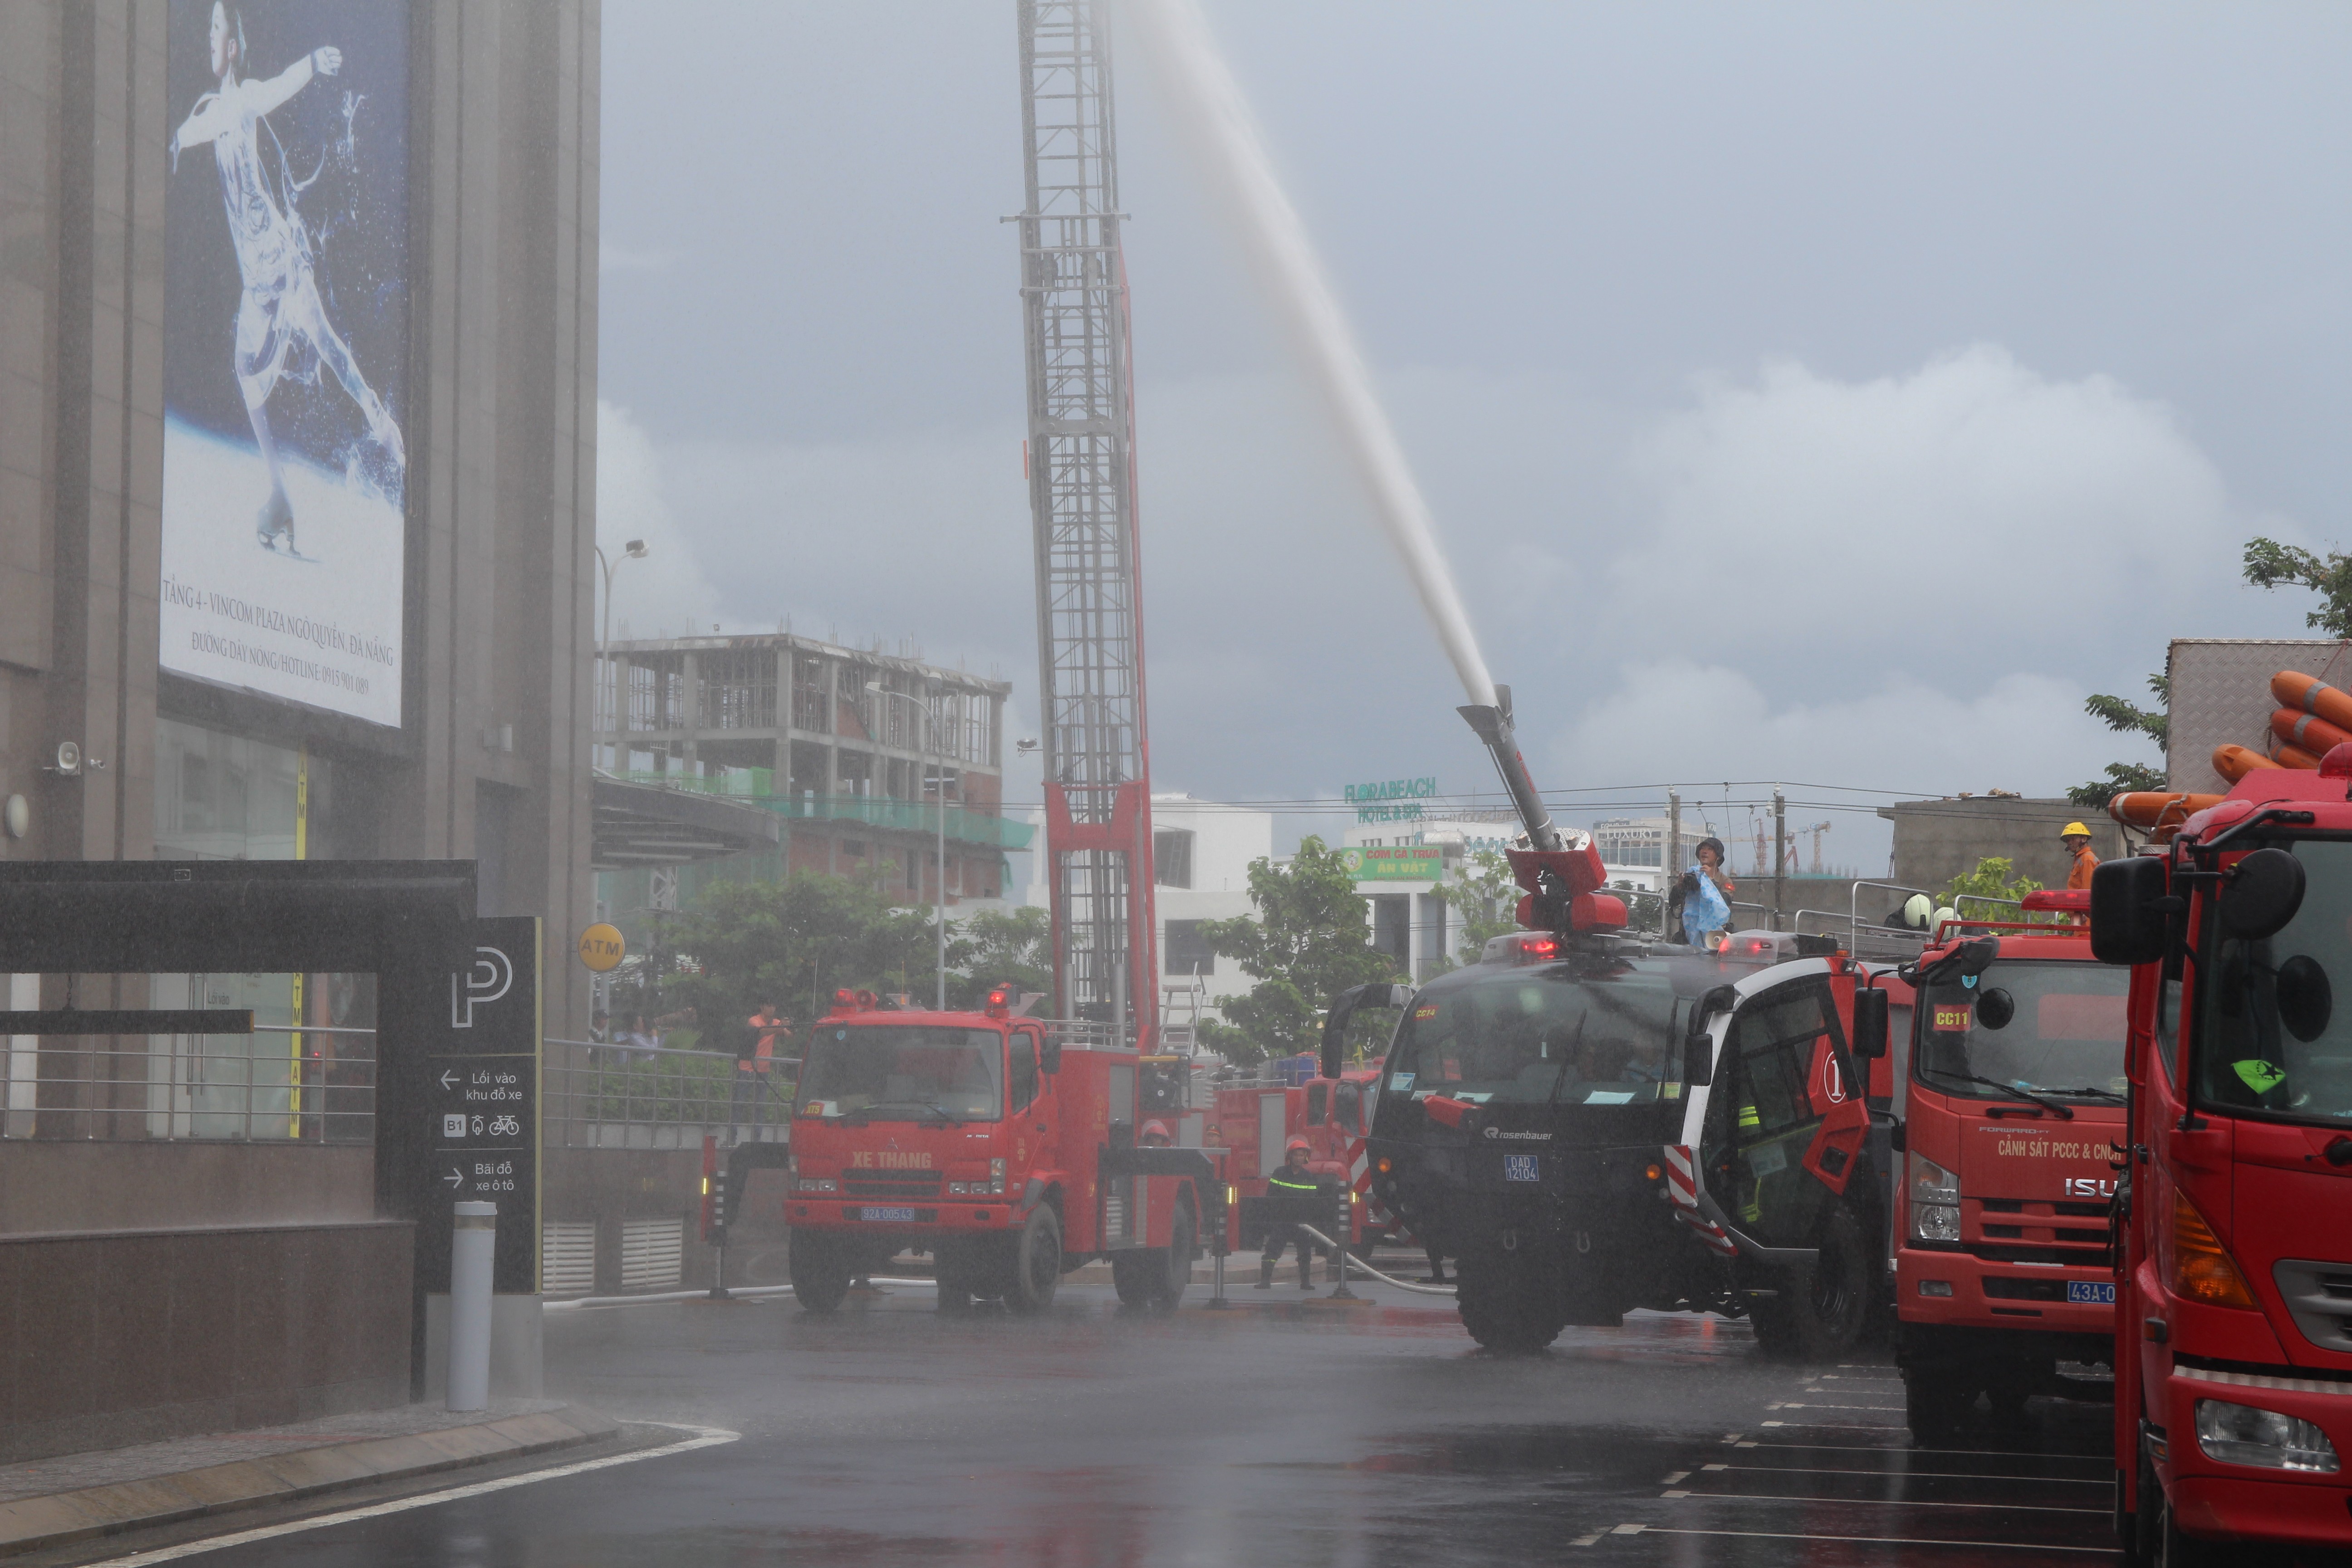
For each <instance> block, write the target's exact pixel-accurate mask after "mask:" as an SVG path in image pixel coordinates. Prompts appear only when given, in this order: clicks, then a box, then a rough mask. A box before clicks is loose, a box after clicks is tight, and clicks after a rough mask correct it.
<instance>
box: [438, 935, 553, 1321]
mask: <svg viewBox="0 0 2352 1568" xmlns="http://www.w3.org/2000/svg"><path fill="white" fill-rule="evenodd" d="M539 947H540V930H539V921H538V919H537V918H536V917H530V916H525V917H519V918H512V919H499V920H483V921H475V922H474V962H473V963H472V964H471V965H470V966H468V967H467V970H466V971H465V973H460V974H453V975H451V976H450V977H449V1032H448V1033H447V1034H446V1036H444V1037H443V1038H444V1039H445V1040H446V1042H447V1043H446V1046H445V1047H443V1052H442V1053H438V1054H436V1055H435V1056H434V1057H433V1058H432V1060H431V1061H430V1062H429V1063H428V1067H429V1068H430V1071H429V1074H428V1076H429V1078H430V1079H431V1082H430V1085H429V1087H430V1089H431V1099H430V1101H429V1103H430V1104H431V1107H432V1110H431V1111H430V1115H431V1118H432V1128H431V1132H432V1137H433V1142H434V1151H435V1152H434V1159H433V1165H432V1169H433V1173H434V1174H433V1179H434V1183H435V1190H434V1204H433V1205H432V1206H433V1208H434V1209H436V1210H437V1211H439V1212H440V1213H444V1214H446V1213H447V1212H448V1205H451V1204H453V1203H459V1202H465V1203H493V1204H496V1205H499V1237H498V1250H497V1263H496V1266H495V1274H494V1279H495V1284H496V1289H499V1291H501V1292H512V1293H517V1294H534V1293H536V1292H537V1291H538V1289H539V1055H540V1014H539V1005H540V998H539Z"/></svg>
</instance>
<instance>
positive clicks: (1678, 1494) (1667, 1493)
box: [1658, 1488, 1690, 1497]
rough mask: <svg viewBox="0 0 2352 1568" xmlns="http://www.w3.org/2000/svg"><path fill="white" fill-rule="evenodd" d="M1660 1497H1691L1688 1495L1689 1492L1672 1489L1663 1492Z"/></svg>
mask: <svg viewBox="0 0 2352 1568" xmlns="http://www.w3.org/2000/svg"><path fill="white" fill-rule="evenodd" d="M1658 1495H1659V1496H1660V1497H1688V1496H1690V1493H1688V1492H1686V1491H1680V1490H1676V1489H1671V1488H1670V1489H1667V1490H1665V1491H1662V1492H1660V1493H1659V1494H1658Z"/></svg>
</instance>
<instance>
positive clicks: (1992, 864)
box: [1936, 855, 2063, 921]
mask: <svg viewBox="0 0 2352 1568" xmlns="http://www.w3.org/2000/svg"><path fill="white" fill-rule="evenodd" d="M2011 869H2012V867H2011V863H2010V858H2009V857H2008V856H2006V855H1988V856H1986V857H1984V858H1982V859H1980V860H1979V861H1978V862H1977V865H1976V869H1975V870H1973V871H1963V872H1961V873H1960V874H1959V875H1958V876H1957V877H1955V878H1953V879H1951V880H1950V881H1949V882H1947V883H1946V884H1945V885H1944V890H1943V892H1942V893H1941V894H1940V895H1938V896H1937V900H1936V901H1937V903H1940V904H1948V905H1950V906H1951V907H1952V908H1953V909H1954V910H1958V912H1959V914H1960V916H1961V918H1962V919H1964V920H2003V921H2006V920H2026V921H2057V920H2061V919H2063V916H2059V915H2051V914H2032V915H2021V914H2017V913H2014V912H2008V913H2004V912H2002V911H2001V910H1998V909H1988V908H1987V907H1986V906H1984V905H1983V904H1980V903H1978V902H1977V900H1979V899H1999V900H2002V901H2003V902H2005V903H2011V904H2014V903H2018V902H2020V901H2021V900H2023V899H2024V897H2025V895H2026V894H2028V893H2038V892H2040V891H2041V890H2042V884H2041V883H2039V882H2037V881H2035V880H2034V879H2032V878H2031V877H2017V878H2014V879H2012V878H2011V876H2010V872H2011ZM1964 897H1965V898H1967V899H1968V900H1969V903H1970V904H1973V905H1975V908H1974V909H1973V910H1970V909H1968V908H1965V907H1963V906H1962V904H1961V902H1960V900H1961V899H1962V898H1964Z"/></svg>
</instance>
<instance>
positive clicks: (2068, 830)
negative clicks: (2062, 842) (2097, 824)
mask: <svg viewBox="0 0 2352 1568" xmlns="http://www.w3.org/2000/svg"><path fill="white" fill-rule="evenodd" d="M2076 834H2080V835H2082V836H2083V837H2085V838H2088V837H2090V836H2091V830H2090V829H2089V828H2087V827H2085V826H2083V825H2082V824H2081V823H2079V822H2070V823H2068V824H2067V825H2066V826H2063V827H2062V828H2060V829H2059V830H2058V837H2061V838H2072V837H2074V836H2075V835H2076Z"/></svg>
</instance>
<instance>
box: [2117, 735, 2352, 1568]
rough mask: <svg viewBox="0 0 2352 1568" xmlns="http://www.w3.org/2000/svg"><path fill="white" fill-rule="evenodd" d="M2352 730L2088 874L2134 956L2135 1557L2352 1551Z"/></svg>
mask: <svg viewBox="0 0 2352 1568" xmlns="http://www.w3.org/2000/svg"><path fill="white" fill-rule="evenodd" d="M2347 788H2352V744H2347V745H2342V746H2338V747H2336V749H2335V750H2334V751H2331V752H2328V753H2327V755H2326V758H2325V759H2324V760H2323V762H2322V763H2321V765H2320V767H2319V768H2318V770H2317V771H2315V772H2306V771H2303V770H2298V769H2285V768H2264V769H2261V770H2258V771H2256V772H2252V773H2248V774H2247V775H2246V776H2245V777H2244V778H2243V779H2242V780H2240V781H2239V782H2238V784H2237V785H2236V786H2235V787H2234V788H2232V789H2231V791H2230V793H2229V795H2227V796H2225V797H2224V798H2223V799H2222V800H2221V802H2220V804H2218V805H2211V806H2210V807H2208V808H2206V809H2204V810H2201V811H2199V812H2197V813H2195V814H2194V815H2193V816H2189V819H2188V821H2187V823H2186V824H2185V825H2184V826H2182V827H2181V828H2180V830H2179V834H2178V835H2177V836H2176V837H2174V838H2173V839H2172V842H2171V843H2170V844H2169V845H2168V846H2167V847H2164V848H2163V849H2162V850H2161V851H2160V852H2158V853H2154V854H2149V855H2143V856H2135V857H2131V858H2125V859H2116V860H2111V861H2109V862H2107V864H2105V865H2104V866H2102V867H2100V868H2099V869H2098V871H2097V873H2096V874H2095V877H2094V878H2093V879H2092V883H2091V945H2092V948H2093V950H2094V951H2095V952H2096V953H2097V954H2098V956H2099V958H2100V959H2101V960H2103V961H2104V962H2106V963H2122V964H2129V965H2131V966H2132V967H2131V996H2130V1012H2129V1020H2130V1022H2129V1033H2128V1037H2127V1040H2126V1058H2125V1060H2126V1075H2127V1077H2128V1079H2129V1081H2130V1089H2129V1093H2130V1096H2131V1103H2130V1121H2129V1131H2128V1133H2127V1135H2126V1140H2125V1142H2126V1148H2127V1150H2128V1155H2127V1158H2126V1171H2125V1178H2124V1183H2123V1191H2122V1193H2121V1194H2120V1198H2119V1202H2118V1205H2117V1208H2118V1224H2117V1230H2118V1233H2119V1237H2120V1240H2121V1244H2122V1246H2121V1254H2122V1256H2121V1258H2120V1260H2119V1263H2118V1267H2117V1275H2116V1277H2117V1281H2118V1289H2117V1298H2116V1338H2115V1355H2116V1469H2117V1475H2116V1481H2117V1498H2118V1502H2117V1520H2116V1523H2117V1527H2118V1530H2119V1531H2120V1532H2121V1534H2122V1535H2123V1538H2124V1544H2125V1546H2126V1550H2127V1551H2128V1552H2130V1554H2131V1555H2132V1557H2133V1558H2134V1559H2135V1560H2136V1561H2138V1562H2151V1561H2158V1562H2163V1563H2172V1564H2179V1563H2191V1562H2207V1561H2210V1562H2216V1563H2218V1562H2222V1561H2235V1560H2238V1558H2240V1557H2241V1556H2242V1554H2243V1546H2242V1544H2240V1545H2236V1546H2234V1547H2233V1546H2231V1545H2224V1544H2221V1543H2223V1542H2231V1543H2242V1542H2295V1543H2307V1544H2315V1545H2325V1546H2330V1547H2339V1548H2340V1547H2346V1546H2352V1510H2347V1503H2352V1485H2347V1477H2346V1475H2345V1474H2344V1470H2343V1458H2342V1456H2343V1454H2344V1453H2345V1451H2346V1449H2347V1445H2352V1006H2347V1010H2346V1014H2345V1016H2343V1017H2342V1018H2340V1019H2339V1018H2338V1017H2337V1016H2336V1012H2335V994H2336V989H2337V988H2338V987H2339V986H2340V987H2342V988H2343V989H2344V990H2345V992H2346V995H2347V999H2348V1000H2352V803H2348V802H2347V799H2346V795H2347Z"/></svg>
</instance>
